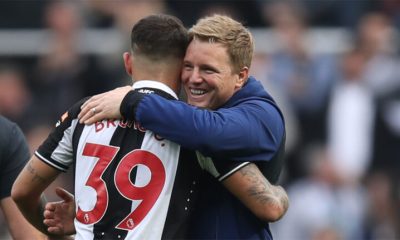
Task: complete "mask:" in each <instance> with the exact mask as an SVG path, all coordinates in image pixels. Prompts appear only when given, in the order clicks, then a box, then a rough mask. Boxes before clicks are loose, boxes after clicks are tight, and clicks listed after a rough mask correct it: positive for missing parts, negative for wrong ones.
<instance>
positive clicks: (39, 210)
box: [11, 156, 59, 234]
mask: <svg viewBox="0 0 400 240" xmlns="http://www.w3.org/2000/svg"><path fill="white" fill-rule="evenodd" d="M58 174H59V172H58V171H57V170H55V169H54V168H52V167H50V166H48V165H47V164H45V163H43V162H42V161H41V160H39V159H38V158H36V157H35V156H33V157H32V158H31V160H30V161H29V162H28V163H27V164H26V166H25V168H24V169H23V170H22V171H21V173H20V174H19V175H18V177H17V179H16V180H15V182H14V185H13V188H12V190H11V197H12V198H13V200H14V201H15V203H16V204H17V206H18V208H19V209H20V211H21V212H22V214H23V215H24V216H25V218H26V219H27V220H28V221H29V222H30V223H31V224H32V225H33V226H34V227H36V228H37V229H38V230H39V231H41V232H43V233H46V234H47V230H46V229H47V227H46V226H45V225H44V224H43V211H44V206H45V198H44V195H43V192H44V190H45V189H46V188H47V186H49V184H50V183H51V182H53V180H54V179H55V178H56V177H57V175H58Z"/></svg>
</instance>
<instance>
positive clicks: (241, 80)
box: [235, 67, 249, 88]
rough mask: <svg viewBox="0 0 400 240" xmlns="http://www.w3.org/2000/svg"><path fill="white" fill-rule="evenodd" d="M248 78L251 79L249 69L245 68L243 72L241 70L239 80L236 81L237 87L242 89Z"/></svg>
mask: <svg viewBox="0 0 400 240" xmlns="http://www.w3.org/2000/svg"><path fill="white" fill-rule="evenodd" d="M248 78H249V68H248V67H243V68H242V70H240V72H239V78H238V79H237V81H236V84H235V87H236V88H242V87H243V85H244V84H245V83H246V81H247V79H248Z"/></svg>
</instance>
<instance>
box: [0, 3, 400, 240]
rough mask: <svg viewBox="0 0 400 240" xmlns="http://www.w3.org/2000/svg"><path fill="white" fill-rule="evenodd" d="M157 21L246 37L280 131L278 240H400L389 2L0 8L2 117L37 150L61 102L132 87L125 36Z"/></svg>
mask: <svg viewBox="0 0 400 240" xmlns="http://www.w3.org/2000/svg"><path fill="white" fill-rule="evenodd" d="M159 12H164V13H170V14H173V15H176V16H177V17H179V18H181V19H182V21H183V22H184V24H185V25H186V26H187V27H190V26H191V25H193V24H194V23H195V21H196V19H198V18H199V17H201V16H204V15H207V14H212V13H226V14H229V15H231V16H233V17H234V18H236V19H238V20H240V21H242V22H243V23H244V24H245V25H246V26H248V27H249V28H250V30H251V31H252V33H253V34H254V36H255V42H256V53H255V57H254V60H253V65H252V67H251V72H252V74H253V75H254V76H256V77H257V78H258V79H259V80H260V81H262V83H263V84H264V85H265V87H266V88H267V89H268V91H270V92H271V93H272V95H273V96H274V97H275V98H276V100H277V101H278V103H279V104H280V105H281V107H282V109H283V110H284V114H285V117H286V126H287V136H288V139H287V155H286V159H285V160H286V167H285V170H284V172H283V174H282V177H281V180H280V183H281V184H282V185H284V186H285V188H286V189H287V191H288V193H289V197H290V208H289V211H288V213H287V214H286V216H285V217H284V218H283V219H282V220H281V221H279V222H278V223H274V224H272V231H273V233H274V236H275V239H284V240H286V239H298V240H299V239H307V240H308V239H313V240H328V239H329V240H330V239H332V240H333V239H351V240H354V239H371V240H372V239H400V209H399V208H400V195H399V193H400V188H399V182H400V177H399V174H398V172H399V171H400V161H399V160H400V74H399V73H400V62H399V48H398V47H399V38H398V30H399V28H400V1H398V0H351V1H347V0H297V1H281V0H276V1H272V0H270V1H267V0H258V1H257V0H229V1H228V0H214V1H208V0H207V1H206V0H151V1H148V0H147V1H146V0H142V1H141V0H130V1H129V0H115V1H114V0H110V1H101V0H74V1H65V2H63V1H58V0H57V1H51V0H47V1H45V0H16V1H11V0H5V1H4V0H3V1H1V2H0V113H1V114H3V115H4V116H6V117H8V118H10V119H12V120H14V121H15V122H17V123H18V124H19V125H20V126H21V128H22V129H23V131H24V133H25V134H26V136H27V139H28V141H29V145H30V148H31V150H32V151H33V150H34V149H35V148H36V147H37V146H38V144H40V142H41V141H42V140H43V139H44V138H45V137H46V136H47V134H48V132H49V129H50V128H51V127H52V125H53V124H54V123H55V122H56V119H57V118H58V116H60V115H61V114H62V113H63V112H64V111H65V110H66V109H67V108H68V107H69V106H71V104H73V103H74V102H76V101H77V100H79V99H81V98H82V97H84V96H87V95H92V94H96V93H99V92H102V91H106V90H109V89H112V88H114V87H117V86H120V85H122V84H129V81H130V80H129V77H128V76H127V75H126V74H125V71H124V69H123V62H122V57H121V55H122V52H123V51H126V50H128V49H129V33H130V30H131V26H132V25H133V24H134V23H135V21H137V19H140V18H141V17H143V16H145V15H148V14H150V13H159ZM71 183H72V179H71V174H67V175H65V176H63V177H60V178H59V179H58V181H57V183H55V184H53V186H56V185H64V186H66V187H67V189H69V190H72V185H71ZM48 198H49V199H50V200H55V199H56V198H55V196H54V195H53V193H52V191H51V189H50V190H49V191H48ZM0 226H1V228H0V239H7V238H8V233H7V230H6V225H5V221H4V219H3V217H2V216H1V215H0Z"/></svg>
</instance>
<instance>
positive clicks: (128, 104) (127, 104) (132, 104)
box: [120, 90, 146, 121]
mask: <svg viewBox="0 0 400 240" xmlns="http://www.w3.org/2000/svg"><path fill="white" fill-rule="evenodd" d="M144 96H146V94H144V93H140V92H138V91H135V90H132V91H129V92H128V93H127V94H126V95H125V97H124V99H122V102H121V106H120V112H121V116H122V117H123V118H124V119H125V120H129V121H135V120H136V119H135V118H136V110H137V107H138V105H139V103H140V101H141V100H142V99H143V98H144Z"/></svg>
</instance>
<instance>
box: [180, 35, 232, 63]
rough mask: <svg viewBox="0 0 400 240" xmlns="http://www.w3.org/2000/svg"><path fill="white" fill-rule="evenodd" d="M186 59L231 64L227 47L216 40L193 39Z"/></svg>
mask: <svg viewBox="0 0 400 240" xmlns="http://www.w3.org/2000/svg"><path fill="white" fill-rule="evenodd" d="M185 61H191V62H204V61H205V62H207V63H208V64H212V63H213V64H218V65H221V64H230V59H229V55H228V50H227V48H226V47H225V46H224V45H223V44H221V43H216V42H208V41H200V40H196V39H194V40H192V41H191V42H190V44H189V46H188V48H187V50H186V55H185Z"/></svg>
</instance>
